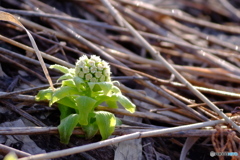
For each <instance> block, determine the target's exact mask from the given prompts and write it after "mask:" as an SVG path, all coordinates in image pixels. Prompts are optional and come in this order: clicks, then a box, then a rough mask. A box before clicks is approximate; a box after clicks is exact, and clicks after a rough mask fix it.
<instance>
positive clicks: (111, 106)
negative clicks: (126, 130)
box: [106, 101, 118, 108]
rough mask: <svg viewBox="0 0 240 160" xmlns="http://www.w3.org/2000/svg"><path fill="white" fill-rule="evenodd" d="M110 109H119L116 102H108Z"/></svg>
mask: <svg viewBox="0 0 240 160" xmlns="http://www.w3.org/2000/svg"><path fill="white" fill-rule="evenodd" d="M106 103H107V105H108V107H109V108H118V105H117V102H116V101H106Z"/></svg>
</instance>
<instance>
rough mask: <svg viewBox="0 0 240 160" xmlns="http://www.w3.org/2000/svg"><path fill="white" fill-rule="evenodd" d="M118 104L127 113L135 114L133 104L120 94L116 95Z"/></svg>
mask: <svg viewBox="0 0 240 160" xmlns="http://www.w3.org/2000/svg"><path fill="white" fill-rule="evenodd" d="M117 97H118V102H119V103H120V104H121V105H122V106H123V107H124V108H125V109H126V110H127V111H129V112H131V113H133V112H135V108H136V106H135V104H133V103H132V102H131V101H130V100H129V99H128V98H127V97H125V96H124V95H122V94H118V95H117Z"/></svg>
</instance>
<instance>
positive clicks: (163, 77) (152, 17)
mask: <svg viewBox="0 0 240 160" xmlns="http://www.w3.org/2000/svg"><path fill="white" fill-rule="evenodd" d="M173 2H174V0H173ZM218 2H220V3H218ZM2 3H3V4H4V5H3V6H9V7H5V8H3V7H1V8H0V10H2V11H5V12H9V13H13V14H15V15H16V16H17V17H20V18H19V20H20V21H21V23H22V24H23V25H24V26H25V27H26V28H28V29H29V30H30V31H31V34H32V35H34V36H35V39H36V40H37V42H38V43H39V44H40V46H39V48H40V50H42V52H40V53H41V55H42V56H43V58H44V59H45V61H46V62H47V63H46V66H47V67H49V65H50V64H53V63H56V64H60V65H64V66H66V67H69V68H71V67H74V63H75V60H76V59H77V58H78V57H79V56H81V55H84V54H96V55H99V56H101V58H103V59H104V60H106V61H108V62H109V63H110V64H111V66H112V69H113V79H116V80H119V81H120V82H121V83H122V84H121V85H120V86H119V87H120V88H121V90H122V92H123V93H124V94H125V95H127V96H128V97H129V98H131V99H132V100H134V102H136V104H137V108H138V111H137V112H136V113H134V114H129V113H127V112H124V111H123V110H121V109H119V110H109V109H108V108H104V107H103V106H99V107H102V108H101V109H106V110H108V111H111V112H113V113H116V114H118V115H121V116H122V117H123V115H124V116H126V115H127V116H132V117H138V118H142V119H144V121H143V122H144V123H143V122H142V121H140V122H136V121H127V120H126V119H125V118H122V120H123V122H124V124H127V125H129V126H131V127H133V126H136V128H134V127H133V128H132V129H131V130H130V129H129V128H124V127H122V128H118V129H117V130H116V132H115V133H114V134H115V135H122V134H130V133H132V134H134V133H135V132H148V131H149V132H151V130H153V133H155V132H156V131H155V130H156V129H159V128H161V129H162V128H164V129H170V130H171V129H173V128H172V127H170V126H174V127H180V128H181V127H182V128H184V127H186V126H187V125H189V128H188V127H186V131H183V132H182V135H181V134H180V133H178V132H176V133H172V134H170V133H166V134H163V133H161V135H159V136H164V137H179V136H180V135H181V136H182V137H188V136H194V135H195V136H200V137H210V136H211V135H212V136H211V137H212V144H213V146H214V149H215V151H216V152H223V151H228V152H235V151H236V152H237V151H238V150H237V149H238V148H239V146H238V145H239V141H238V139H239V138H238V136H239V132H238V131H239V129H238V128H239V126H238V125H239V123H238V122H237V121H235V123H233V122H232V120H231V119H230V118H229V116H231V114H230V113H231V112H232V111H233V110H234V108H236V107H237V105H236V104H237V103H239V97H240V94H239V93H240V90H239V88H238V86H239V82H240V77H239V75H240V74H239V73H240V69H239V66H240V63H239V59H240V57H239V52H240V48H239V46H238V44H236V43H235V42H233V41H234V40H233V41H230V40H229V41H228V40H226V39H227V38H226V39H220V38H219V36H218V34H220V35H222V34H224V33H226V34H228V35H231V36H232V37H234V38H236V37H235V34H239V33H240V30H239V28H238V27H237V25H236V23H235V22H238V21H239V16H238V12H239V11H238V10H237V9H236V8H235V7H234V6H233V5H231V4H228V3H226V2H225V1H222V0H219V1H218V0H214V1H210V2H206V3H208V5H206V4H204V3H205V2H204V1H202V2H201V1H199V2H188V1H184V0H181V2H178V3H180V4H181V5H176V6H175V8H174V7H173V6H171V5H170V6H168V5H167V7H164V6H162V5H164V4H161V3H159V4H156V5H152V4H150V3H148V4H147V3H144V2H142V1H126V0H117V1H108V0H101V1H91V0H86V1H71V2H67V4H71V5H72V4H74V5H75V6H76V7H77V8H78V9H79V10H76V8H74V7H73V10H74V12H76V13H74V14H76V15H80V17H83V19H81V18H78V17H77V16H73V15H72V13H73V12H71V11H66V10H64V9H63V8H61V7H60V8H59V10H58V9H55V8H53V7H52V6H51V5H49V4H48V3H47V2H46V3H45V1H43V2H42V1H38V0H24V1H21V2H20V1H17V0H11V1H7V0H3V1H2ZM54 3H56V4H58V5H60V3H57V2H54ZM236 3H237V2H236ZM60 6H61V5H60ZM112 6H114V8H115V10H114V9H113V7H112ZM179 6H182V7H179ZM183 6H184V7H185V8H184V7H183ZM11 7H12V8H18V9H11ZM60 9H62V11H61V10H60ZM234 9H235V10H236V12H233V10H234ZM193 10H197V11H198V14H199V15H198V14H197V13H195V12H194V11H193ZM219 10H220V11H221V12H219ZM187 11H189V13H186V12H187ZM206 11H208V12H209V13H211V14H212V15H215V16H216V14H217V16H218V18H219V17H220V18H219V19H217V20H215V22H213V21H210V20H208V18H206V15H205V12H206ZM237 11H238V12H237ZM200 13H201V14H200ZM191 14H193V15H194V14H197V16H198V18H195V17H193V15H191ZM106 17H107V18H106ZM222 17H224V18H227V19H229V20H231V22H232V24H231V25H229V24H224V22H225V21H224V18H222ZM93 20H94V21H93ZM39 21H40V23H39ZM220 22H223V23H220ZM46 24H47V25H46ZM1 25H2V26H3V27H9V30H10V29H11V30H10V31H8V32H7V33H6V34H5V33H2V32H1V35H0V40H1V41H2V43H3V44H4V45H6V46H11V47H12V48H14V49H8V47H0V52H1V55H0V57H1V58H0V59H1V60H0V63H3V64H6V63H7V64H12V65H13V66H15V67H14V69H15V70H17V71H18V70H19V69H21V70H24V71H26V72H27V73H28V74H29V75H31V76H33V77H35V78H37V79H38V80H40V81H41V82H43V83H46V82H47V81H46V79H45V78H44V76H43V74H42V71H41V70H40V68H39V66H40V64H39V62H38V61H37V60H36V57H35V55H34V54H31V53H33V52H34V49H33V48H32V47H30V46H31V45H30V44H29V43H28V42H27V41H26V35H25V33H24V32H23V30H22V29H21V28H19V27H16V26H13V25H9V24H5V23H1ZM192 26H194V27H195V28H194V27H192ZM125 27H126V28H125ZM202 27H205V28H206V29H205V30H201V28H202ZM196 28H197V29H196ZM210 31H214V33H216V34H210ZM12 32H14V33H21V35H20V36H18V35H17V36H16V34H13V33H12ZM224 36H227V35H224ZM231 36H229V37H228V38H231ZM10 37H11V38H10ZM234 38H233V39H234ZM236 39H237V38H236ZM19 50H24V51H25V52H27V53H28V54H21V53H20V52H19ZM159 53H161V54H159ZM19 62H21V63H19ZM4 66H5V65H4ZM4 66H3V67H4ZM3 69H4V68H3ZM5 72H8V71H5ZM7 74H8V75H10V73H7ZM50 74H52V75H51V76H52V77H53V80H54V81H55V80H56V79H57V78H58V77H59V76H60V75H59V73H57V72H56V71H50ZM0 75H2V74H0ZM171 75H174V76H172V77H176V78H170V77H171ZM20 77H21V76H20ZM19 79H20V80H22V82H23V83H24V84H27V85H28V86H31V88H30V89H23V90H22V89H21V90H18V91H12V90H11V88H14V87H15V85H16V83H14V82H12V83H11V85H10V86H9V87H8V88H7V89H4V88H3V89H2V88H1V90H2V92H1V94H0V102H1V105H4V106H5V107H7V108H9V109H10V110H12V111H14V112H17V113H18V114H20V115H21V116H22V117H24V118H26V119H28V120H29V121H31V122H33V123H34V124H35V125H36V126H41V127H43V128H41V129H42V130H41V131H40V130H39V131H38V130H35V129H34V128H32V129H33V131H32V130H31V128H30V130H28V131H26V132H24V134H37V133H39V134H40V133H41V134H57V131H56V128H54V131H52V130H51V131H49V130H48V129H49V128H44V127H47V126H46V124H44V123H43V122H41V120H39V119H37V118H36V117H34V116H33V115H31V114H32V113H33V112H39V110H38V109H36V108H34V109H31V108H32V107H31V106H32V104H35V105H39V106H44V107H45V109H46V108H47V107H46V106H47V102H41V103H37V102H35V100H34V97H33V96H34V94H32V93H34V92H35V93H36V92H37V91H38V90H40V89H42V88H47V87H49V86H48V85H40V84H39V85H37V86H35V87H33V85H32V84H31V82H28V81H26V80H25V79H24V78H22V77H21V78H17V79H15V81H18V80H19ZM189 82H190V83H189ZM133 84H137V85H134V86H133ZM55 85H59V84H55ZM9 91H10V92H9ZM11 91H12V92H11ZM203 94H205V96H204V95H203ZM9 97H11V99H12V102H10V101H8V99H9ZM21 102H24V103H26V104H27V106H28V109H29V110H24V109H21V108H17V107H16V103H21ZM30 110H31V111H30ZM47 110H48V111H49V112H51V111H55V110H56V108H52V109H47ZM235 114H236V115H237V114H238V112H236V113H235ZM221 118H224V119H225V121H224V120H221V123H222V122H226V123H227V124H230V125H229V126H228V128H227V129H223V128H222V127H221V126H217V127H216V128H214V129H211V131H209V130H206V129H205V128H202V129H196V130H193V129H194V128H191V124H195V123H196V124H197V123H198V122H203V123H205V122H208V121H210V120H219V119H221ZM151 121H154V122H157V124H155V123H154V124H152V122H151ZM158 123H159V124H161V125H159V124H158ZM216 124H218V123H216ZM144 127H145V128H144ZM23 130H24V128H23ZM77 130H79V129H77ZM77 130H76V131H75V132H74V134H82V132H78V131H77ZM233 130H234V131H233ZM21 132H22V131H19V132H17V131H16V132H11V134H19V133H21ZM1 133H6V132H4V130H1ZM9 134H10V133H9ZM147 135H148V136H149V137H151V136H152V135H151V134H147ZM130 136H131V135H130ZM155 136H156V135H155ZM133 137H135V138H138V137H139V135H138V134H135V135H134V136H133ZM133 137H131V138H133ZM140 137H141V136H140ZM146 137H147V136H146ZM131 138H130V139H131ZM127 139H128V137H127V138H126V139H125V140H127ZM121 140H122V141H123V140H124V139H121V138H119V139H118V140H117V141H115V142H120V141H121ZM113 141H114V140H113ZM106 145H109V143H106ZM2 147H3V146H2ZM89 149H91V148H89ZM76 153H77V152H76ZM207 154H208V153H207Z"/></svg>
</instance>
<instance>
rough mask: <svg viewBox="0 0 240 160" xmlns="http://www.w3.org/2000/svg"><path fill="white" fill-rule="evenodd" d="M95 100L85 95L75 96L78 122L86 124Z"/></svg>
mask: <svg viewBox="0 0 240 160" xmlns="http://www.w3.org/2000/svg"><path fill="white" fill-rule="evenodd" d="M96 102H97V101H96V100H95V99H93V98H90V97H87V96H79V97H77V98H76V103H77V107H78V111H79V115H80V117H79V124H81V125H88V116H89V114H90V112H92V111H93V109H94V107H95V103H96Z"/></svg>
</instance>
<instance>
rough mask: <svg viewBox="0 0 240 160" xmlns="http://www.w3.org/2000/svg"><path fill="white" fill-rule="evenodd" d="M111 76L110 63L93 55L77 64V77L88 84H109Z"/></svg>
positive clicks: (83, 57)
mask: <svg viewBox="0 0 240 160" xmlns="http://www.w3.org/2000/svg"><path fill="white" fill-rule="evenodd" d="M110 74H111V71H110V67H109V65H108V63H107V62H105V61H103V60H101V59H100V57H98V56H95V55H92V56H91V57H90V58H88V57H87V56H86V55H84V56H82V57H80V58H79V60H78V61H77V62H76V68H75V75H76V76H78V77H80V78H82V79H83V80H85V81H86V82H106V81H107V82H109V81H111V78H110Z"/></svg>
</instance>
